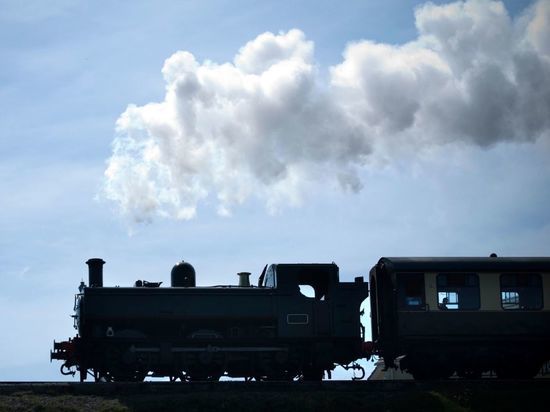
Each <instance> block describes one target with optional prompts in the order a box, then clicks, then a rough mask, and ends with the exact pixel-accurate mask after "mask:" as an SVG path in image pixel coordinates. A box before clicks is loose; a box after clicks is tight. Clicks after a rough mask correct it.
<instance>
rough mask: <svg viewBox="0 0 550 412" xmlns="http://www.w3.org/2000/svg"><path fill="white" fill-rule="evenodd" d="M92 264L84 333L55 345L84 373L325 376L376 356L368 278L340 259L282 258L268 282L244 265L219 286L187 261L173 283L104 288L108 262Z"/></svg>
mask: <svg viewBox="0 0 550 412" xmlns="http://www.w3.org/2000/svg"><path fill="white" fill-rule="evenodd" d="M86 263H87V264H88V266H89V283H88V286H86V285H84V284H81V286H80V288H79V289H80V293H79V294H77V295H76V297H75V305H74V309H75V315H74V320H75V327H76V328H77V329H78V335H77V336H76V337H75V338H73V339H69V340H68V341H65V342H54V351H53V352H52V353H51V359H60V360H64V361H65V362H64V363H63V365H62V367H61V372H62V373H63V374H74V372H75V371H74V369H76V370H77V371H78V372H79V374H80V380H81V381H83V380H85V379H86V378H87V377H88V376H92V377H93V378H94V379H95V380H96V381H141V380H143V379H144V378H145V377H146V376H167V377H170V379H171V380H176V379H181V380H218V379H219V378H220V377H221V376H229V377H245V378H246V379H252V378H254V379H256V380H291V379H297V378H298V377H301V378H302V379H305V380H321V379H322V377H323V374H324V372H325V371H327V372H328V374H329V375H330V372H331V371H332V370H333V369H334V367H335V364H340V365H343V366H345V367H347V368H350V367H353V368H357V369H361V367H360V366H358V365H355V364H353V362H354V361H355V360H356V359H359V358H362V357H364V356H366V352H365V348H364V340H365V339H364V328H361V324H360V305H361V302H363V301H364V300H365V298H366V297H367V294H368V285H367V283H365V282H364V281H363V277H357V278H355V281H354V282H340V281H339V271H338V266H336V264H334V263H331V264H273V265H270V266H269V267H268V266H266V267H265V268H264V270H263V272H262V274H261V275H260V277H259V281H258V286H251V285H250V283H249V275H250V273H239V277H240V282H239V285H238V286H212V287H197V286H196V282H195V270H194V268H193V267H192V266H191V265H190V264H189V263H186V262H182V263H179V264H177V265H176V266H174V268H173V269H172V273H171V287H160V283H152V282H147V281H141V280H139V281H137V282H136V284H135V286H134V287H104V286H103V264H104V263H105V262H104V261H103V260H101V259H90V260H88V261H87V262H86ZM301 288H302V290H305V289H306V288H309V291H310V292H311V293H309V295H310V296H306V295H304V294H303V293H302V292H301V291H300V290H301ZM306 293H307V292H306Z"/></svg>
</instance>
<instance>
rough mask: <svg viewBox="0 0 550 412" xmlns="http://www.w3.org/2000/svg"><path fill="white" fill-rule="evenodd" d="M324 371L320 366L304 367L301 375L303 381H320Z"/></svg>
mask: <svg viewBox="0 0 550 412" xmlns="http://www.w3.org/2000/svg"><path fill="white" fill-rule="evenodd" d="M324 373H325V371H324V370H323V369H320V368H304V372H303V374H302V377H303V380H304V381H310V382H320V381H322V380H323V375H324Z"/></svg>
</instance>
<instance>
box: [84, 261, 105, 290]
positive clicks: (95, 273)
mask: <svg viewBox="0 0 550 412" xmlns="http://www.w3.org/2000/svg"><path fill="white" fill-rule="evenodd" d="M86 264H87V265H88V286H89V287H91V288H101V287H103V265H104V264H105V261H104V260H103V259H100V258H92V259H88V260H87V261H86Z"/></svg>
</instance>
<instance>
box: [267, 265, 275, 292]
mask: <svg viewBox="0 0 550 412" xmlns="http://www.w3.org/2000/svg"><path fill="white" fill-rule="evenodd" d="M265 287H266V288H274V287H275V271H274V270H273V266H270V267H269V268H268V269H267V272H266V274H265Z"/></svg>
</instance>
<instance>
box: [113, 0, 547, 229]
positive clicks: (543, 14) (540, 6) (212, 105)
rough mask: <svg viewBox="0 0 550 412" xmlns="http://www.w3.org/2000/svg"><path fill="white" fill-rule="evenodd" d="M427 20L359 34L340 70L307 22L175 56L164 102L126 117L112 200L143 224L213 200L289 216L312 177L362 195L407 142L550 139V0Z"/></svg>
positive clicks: (425, 11)
mask: <svg viewBox="0 0 550 412" xmlns="http://www.w3.org/2000/svg"><path fill="white" fill-rule="evenodd" d="M415 19H416V27H417V29H418V37H417V39H415V40H414V41H411V42H409V43H406V44H403V45H397V46H396V45H389V44H381V43H375V42H372V41H368V40H361V41H357V42H353V43H350V44H349V45H348V46H347V47H346V49H345V50H344V53H343V60H342V62H341V63H340V64H338V65H335V66H333V67H330V68H329V75H328V77H327V76H321V75H319V68H318V66H317V65H316V63H315V60H314V44H313V42H312V41H309V40H307V38H306V36H305V34H304V33H302V32H301V31H300V30H296V29H294V30H290V31H288V32H280V33H278V34H273V33H263V34H261V35H259V36H258V37H257V38H255V39H254V40H252V41H250V42H248V43H247V44H246V45H244V46H243V47H242V48H241V49H240V50H239V51H238V53H237V54H236V56H235V57H234V59H233V62H227V63H223V64H218V63H213V62H211V61H205V62H203V63H200V62H198V61H197V60H196V59H195V57H194V56H193V55H192V54H191V53H189V52H186V51H179V52H177V53H175V54H173V55H172V56H170V57H169V58H168V59H167V60H166V61H165V63H164V67H163V68H162V73H163V76H164V79H165V81H166V95H165V98H164V101H162V102H159V103H149V104H146V105H144V106H139V107H138V106H135V105H129V106H128V108H127V109H126V111H125V112H124V113H123V114H122V115H121V116H120V117H119V119H118V121H117V124H116V137H115V140H114V142H113V154H112V157H111V158H110V159H109V161H108V167H107V170H106V172H105V176H106V181H105V189H104V194H105V196H106V197H107V198H108V199H111V200H113V201H114V202H116V203H117V204H118V205H119V206H120V208H121V210H122V212H123V213H124V214H126V215H129V216H131V217H132V218H134V219H136V220H138V221H142V220H149V219H151V218H152V217H153V216H155V215H161V216H167V217H174V218H177V219H190V218H192V217H194V216H195V214H196V210H197V206H198V205H199V204H200V203H201V202H207V201H209V202H212V201H214V202H215V203H216V204H217V206H218V212H219V213H220V214H222V215H228V214H230V213H231V210H232V208H233V207H235V206H236V205H239V204H241V203H243V202H244V201H245V200H247V199H249V198H258V199H261V200H263V201H265V203H266V206H267V208H268V210H270V211H275V210H277V209H278V208H280V207H281V206H282V205H288V204H291V205H293V204H294V205H297V204H299V203H300V201H301V198H302V195H303V190H304V189H305V188H307V187H308V185H310V183H311V182H323V183H324V184H325V183H326V184H328V185H335V186H339V187H341V188H342V189H344V190H349V191H359V190H361V187H362V184H363V182H362V181H361V179H360V177H359V172H360V170H361V168H363V167H364V166H365V165H366V164H367V163H368V162H370V161H371V160H373V159H376V157H377V156H379V155H380V154H381V153H386V154H387V153H391V150H392V147H398V146H399V145H402V144H406V145H410V146H413V147H425V146H429V145H439V144H445V143H449V142H453V141H460V142H466V143H468V144H474V145H478V146H480V147H485V148H487V147H490V146H492V145H495V144H498V143H500V142H506V141H508V142H522V141H523V142H525V141H535V140H536V139H539V138H548V137H550V40H549V39H550V2H547V1H539V2H538V3H535V4H534V5H533V6H532V7H531V8H529V9H528V10H526V11H525V13H524V14H523V15H522V16H520V17H519V18H517V19H515V20H512V19H511V18H510V17H509V15H508V13H507V11H506V9H505V8H504V6H503V4H502V3H500V2H494V1H480V0H470V1H466V2H456V3H452V4H448V5H442V6H437V5H433V4H431V3H427V4H425V5H423V6H422V7H420V8H418V9H417V10H416V12H415ZM325 78H327V80H322V79H325Z"/></svg>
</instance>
